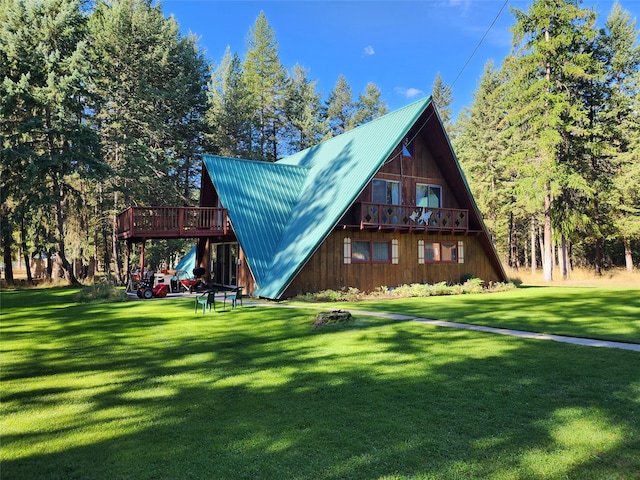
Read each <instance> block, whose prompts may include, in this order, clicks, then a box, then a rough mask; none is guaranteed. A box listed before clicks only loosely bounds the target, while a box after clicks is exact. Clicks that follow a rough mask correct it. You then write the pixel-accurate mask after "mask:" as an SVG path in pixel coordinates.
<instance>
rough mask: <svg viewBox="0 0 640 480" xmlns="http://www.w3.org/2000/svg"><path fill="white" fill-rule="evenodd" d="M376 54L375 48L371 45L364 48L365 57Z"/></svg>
mask: <svg viewBox="0 0 640 480" xmlns="http://www.w3.org/2000/svg"><path fill="white" fill-rule="evenodd" d="M374 53H376V52H375V50H374V49H373V47H372V46H371V45H367V46H366V47H364V54H365V55H369V56H371V55H373V54H374Z"/></svg>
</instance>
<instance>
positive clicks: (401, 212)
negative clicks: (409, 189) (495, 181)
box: [360, 203, 469, 232]
mask: <svg viewBox="0 0 640 480" xmlns="http://www.w3.org/2000/svg"><path fill="white" fill-rule="evenodd" d="M368 227H378V228H402V229H405V228H406V229H409V230H433V231H441V230H444V231H452V232H466V231H468V230H469V210H463V209H459V208H432V207H418V206H415V205H383V204H378V203H361V204H360V228H368Z"/></svg>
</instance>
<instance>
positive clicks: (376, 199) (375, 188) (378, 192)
mask: <svg viewBox="0 0 640 480" xmlns="http://www.w3.org/2000/svg"><path fill="white" fill-rule="evenodd" d="M371 190H372V195H371V197H372V198H371V201H372V202H373V203H379V204H383V205H400V182H393V181H391V180H381V179H379V178H374V179H373V182H372V187H371Z"/></svg>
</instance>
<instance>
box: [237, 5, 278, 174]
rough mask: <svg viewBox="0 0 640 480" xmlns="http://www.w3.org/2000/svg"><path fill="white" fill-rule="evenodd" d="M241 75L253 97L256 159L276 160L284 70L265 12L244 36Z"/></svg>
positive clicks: (274, 36)
mask: <svg viewBox="0 0 640 480" xmlns="http://www.w3.org/2000/svg"><path fill="white" fill-rule="evenodd" d="M247 43H248V51H247V56H246V57H245V61H244V77H245V81H246V84H247V89H248V91H249V94H250V95H251V96H252V97H253V99H254V107H255V109H256V110H255V116H254V119H255V120H254V122H255V130H256V132H257V135H256V136H255V138H256V147H257V148H256V150H257V151H256V156H255V158H257V159H259V160H267V161H271V162H274V161H276V160H277V159H278V156H279V152H278V144H279V141H280V136H281V133H282V129H283V127H284V119H283V117H284V115H283V109H284V94H285V91H286V81H285V80H286V72H285V69H284V67H283V66H282V64H281V63H280V57H279V56H278V42H277V41H276V35H275V32H274V31H273V29H272V28H271V26H270V25H269V22H268V21H267V17H266V16H265V14H264V12H260V15H259V16H258V18H257V19H256V22H255V24H254V26H253V27H252V28H251V30H250V31H249V36H248V38H247Z"/></svg>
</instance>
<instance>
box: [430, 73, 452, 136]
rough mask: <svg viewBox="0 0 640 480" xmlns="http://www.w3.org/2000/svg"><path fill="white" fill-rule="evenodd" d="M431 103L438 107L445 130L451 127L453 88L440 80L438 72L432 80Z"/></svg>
mask: <svg viewBox="0 0 640 480" xmlns="http://www.w3.org/2000/svg"><path fill="white" fill-rule="evenodd" d="M431 96H432V98H433V103H434V104H435V106H436V108H437V109H438V113H439V114H440V119H441V120H442V123H443V124H444V127H445V129H446V130H447V131H449V130H450V128H451V103H452V102H453V90H452V89H451V87H450V86H448V85H446V84H445V83H444V81H443V80H442V76H441V75H440V72H438V74H437V75H436V79H435V81H434V82H433V89H432V94H431Z"/></svg>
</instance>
